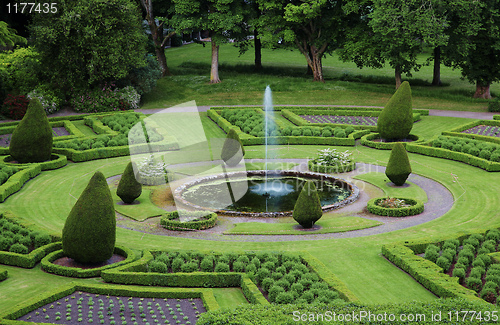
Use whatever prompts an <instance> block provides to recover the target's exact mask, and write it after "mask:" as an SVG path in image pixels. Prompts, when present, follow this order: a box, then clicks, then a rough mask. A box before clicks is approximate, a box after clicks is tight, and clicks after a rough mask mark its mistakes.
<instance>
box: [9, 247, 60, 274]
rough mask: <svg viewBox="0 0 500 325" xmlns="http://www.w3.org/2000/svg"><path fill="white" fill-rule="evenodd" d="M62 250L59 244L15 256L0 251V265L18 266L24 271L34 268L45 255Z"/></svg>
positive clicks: (15, 254)
mask: <svg viewBox="0 0 500 325" xmlns="http://www.w3.org/2000/svg"><path fill="white" fill-rule="evenodd" d="M61 248H62V243H61V242H56V243H51V244H48V245H45V246H42V247H39V248H37V249H35V250H33V251H32V252H31V253H29V254H17V253H12V252H3V251H0V263H1V264H5V265H12V266H19V267H22V268H26V269H31V268H33V267H35V265H36V263H38V262H40V261H41V260H42V259H43V258H44V257H45V256H46V255H47V254H49V253H52V252H53V251H56V250H59V249H61Z"/></svg>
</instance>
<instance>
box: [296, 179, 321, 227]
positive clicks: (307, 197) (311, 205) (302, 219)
mask: <svg viewBox="0 0 500 325" xmlns="http://www.w3.org/2000/svg"><path fill="white" fill-rule="evenodd" d="M322 215H323V210H322V209H321V203H320V201H319V197H318V192H317V190H316V185H315V184H314V182H313V181H311V180H309V181H307V182H306V183H305V184H304V187H303V188H302V190H301V191H300V194H299V197H298V198H297V202H296V203H295V207H294V208H293V215H292V217H293V219H294V220H295V221H297V222H298V223H299V224H300V225H301V226H302V227H304V228H311V227H312V226H313V225H314V223H315V222H316V221H318V220H319V219H320V218H321V216H322Z"/></svg>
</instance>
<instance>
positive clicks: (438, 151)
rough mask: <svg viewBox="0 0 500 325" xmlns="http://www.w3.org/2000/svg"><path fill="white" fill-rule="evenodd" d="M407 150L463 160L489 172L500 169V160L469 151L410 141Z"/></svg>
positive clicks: (425, 154)
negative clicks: (457, 150)
mask: <svg viewBox="0 0 500 325" xmlns="http://www.w3.org/2000/svg"><path fill="white" fill-rule="evenodd" d="M406 150H407V151H408V152H413V153H418V154H420V155H424V156H430V157H437V158H444V159H449V160H455V161H459V162H463V163H465V164H468V165H471V166H475V167H479V168H481V169H484V170H486V171H488V172H498V171H500V163H499V162H494V161H490V160H486V159H483V158H479V157H476V156H473V155H471V154H468V153H463V152H456V151H452V150H448V149H443V148H434V147H431V146H429V145H425V144H413V143H408V144H407V145H406Z"/></svg>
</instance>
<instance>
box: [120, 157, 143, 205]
mask: <svg viewBox="0 0 500 325" xmlns="http://www.w3.org/2000/svg"><path fill="white" fill-rule="evenodd" d="M141 193H142V185H141V183H139V182H138V181H137V180H136V178H135V174H134V167H133V165H132V162H129V163H128V164H127V167H125V171H124V172H123V174H122V177H121V179H120V182H119V183H118V188H117V189H116V195H118V196H119V197H120V199H122V201H123V202H125V203H128V204H130V203H133V202H134V200H135V199H137V198H138V197H139V196H141Z"/></svg>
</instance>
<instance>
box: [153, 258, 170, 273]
mask: <svg viewBox="0 0 500 325" xmlns="http://www.w3.org/2000/svg"><path fill="white" fill-rule="evenodd" d="M149 272H157V273H167V272H168V267H167V265H165V263H163V262H161V261H159V260H154V261H151V263H149Z"/></svg>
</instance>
